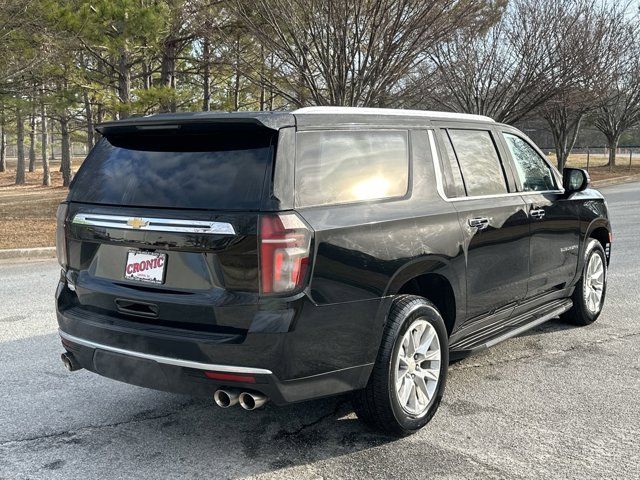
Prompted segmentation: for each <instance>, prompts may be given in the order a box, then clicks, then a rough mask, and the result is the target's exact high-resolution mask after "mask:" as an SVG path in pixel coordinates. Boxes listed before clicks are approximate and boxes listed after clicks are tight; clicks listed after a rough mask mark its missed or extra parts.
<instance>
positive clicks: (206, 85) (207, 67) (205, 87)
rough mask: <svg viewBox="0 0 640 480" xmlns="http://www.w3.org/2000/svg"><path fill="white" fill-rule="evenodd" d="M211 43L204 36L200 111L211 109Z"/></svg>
mask: <svg viewBox="0 0 640 480" xmlns="http://www.w3.org/2000/svg"><path fill="white" fill-rule="evenodd" d="M210 49H211V45H210V44H209V39H208V38H206V37H205V39H204V42H203V44H202V61H203V72H202V77H203V79H202V111H203V112H208V111H209V110H211V50H210Z"/></svg>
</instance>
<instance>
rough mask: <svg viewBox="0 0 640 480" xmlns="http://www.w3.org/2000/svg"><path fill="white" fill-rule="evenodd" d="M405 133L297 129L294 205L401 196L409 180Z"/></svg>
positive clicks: (406, 136)
mask: <svg viewBox="0 0 640 480" xmlns="http://www.w3.org/2000/svg"><path fill="white" fill-rule="evenodd" d="M408 144H409V141H408V132H406V131H389V130H384V131H317V132H300V133H298V136H297V141H296V171H295V190H296V205H297V206H312V205H327V204H336V203H348V202H358V201H363V200H373V199H380V198H390V197H401V196H403V195H405V194H406V193H407V189H408V183H409V147H408Z"/></svg>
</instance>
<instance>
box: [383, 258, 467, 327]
mask: <svg viewBox="0 0 640 480" xmlns="http://www.w3.org/2000/svg"><path fill="white" fill-rule="evenodd" d="M456 279H457V277H456V275H455V274H454V272H453V269H452V267H451V265H450V263H449V262H448V261H447V260H445V259H440V258H424V259H420V260H418V261H414V262H410V263H409V264H407V265H405V266H404V267H403V268H401V269H400V270H399V271H398V272H397V273H396V274H395V275H394V277H393V278H392V279H391V281H390V282H389V286H388V288H387V292H386V295H388V296H394V295H403V294H406V295H418V296H421V297H424V298H426V299H427V300H430V301H431V302H433V304H434V305H435V306H436V307H437V308H438V310H439V311H440V314H441V315H442V317H443V319H444V322H445V325H446V327H447V333H448V334H449V335H451V332H452V331H453V330H454V329H455V326H456V321H457V319H459V318H460V317H461V312H462V311H463V309H464V304H463V301H462V299H464V298H465V294H464V288H463V286H462V285H461V284H460V282H458V281H457V280H456Z"/></svg>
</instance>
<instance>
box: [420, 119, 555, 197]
mask: <svg viewBox="0 0 640 480" xmlns="http://www.w3.org/2000/svg"><path fill="white" fill-rule="evenodd" d="M428 135H429V146H430V148H431V160H432V161H433V168H434V170H435V173H436V189H437V190H438V194H439V195H440V197H442V199H443V200H444V201H446V202H464V201H469V200H481V199H485V198H489V199H490V198H509V197H518V196H520V197H521V196H526V195H544V194H563V193H564V189H562V190H541V191H531V192H509V193H499V194H495V195H476V196H467V195H465V196H464V197H453V198H449V197H447V195H446V193H445V191H444V183H443V181H442V170H441V169H442V165H441V164H440V157H439V156H438V149H437V148H436V142H435V136H434V133H433V130H428Z"/></svg>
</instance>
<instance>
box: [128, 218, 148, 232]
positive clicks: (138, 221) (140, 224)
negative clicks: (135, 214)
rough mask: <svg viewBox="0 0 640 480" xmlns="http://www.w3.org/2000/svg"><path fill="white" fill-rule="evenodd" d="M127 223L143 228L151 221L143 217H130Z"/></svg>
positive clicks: (132, 226) (134, 227)
mask: <svg viewBox="0 0 640 480" xmlns="http://www.w3.org/2000/svg"><path fill="white" fill-rule="evenodd" d="M127 225H129V226H130V227H131V228H133V229H136V230H138V229H139V228H143V227H146V226H148V225H149V222H147V221H145V220H143V219H141V218H130V219H129V220H127Z"/></svg>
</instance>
